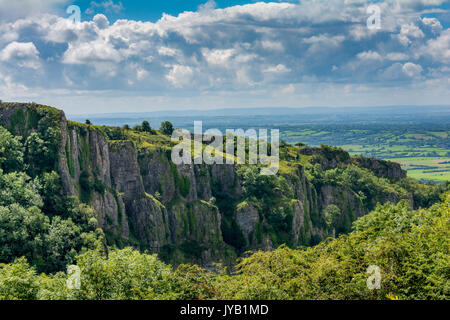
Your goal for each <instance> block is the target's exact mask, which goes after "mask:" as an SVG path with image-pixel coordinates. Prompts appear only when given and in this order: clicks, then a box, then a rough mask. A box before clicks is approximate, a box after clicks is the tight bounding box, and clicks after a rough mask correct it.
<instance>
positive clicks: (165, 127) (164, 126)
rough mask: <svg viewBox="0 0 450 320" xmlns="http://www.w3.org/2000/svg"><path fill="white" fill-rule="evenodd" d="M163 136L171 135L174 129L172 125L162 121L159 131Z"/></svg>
mask: <svg viewBox="0 0 450 320" xmlns="http://www.w3.org/2000/svg"><path fill="white" fill-rule="evenodd" d="M159 130H160V131H161V132H162V133H163V134H165V135H168V136H170V135H172V133H173V131H174V127H173V124H172V123H171V122H169V121H164V122H162V123H161V127H160V129H159Z"/></svg>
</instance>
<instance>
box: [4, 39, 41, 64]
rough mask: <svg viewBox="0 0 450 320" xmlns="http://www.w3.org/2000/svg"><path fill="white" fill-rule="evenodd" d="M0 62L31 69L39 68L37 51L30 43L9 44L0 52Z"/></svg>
mask: <svg viewBox="0 0 450 320" xmlns="http://www.w3.org/2000/svg"><path fill="white" fill-rule="evenodd" d="M0 60H1V61H5V62H9V63H12V64H14V65H17V66H19V67H26V68H32V69H37V68H39V66H40V62H39V51H38V50H37V49H36V47H35V45H34V44H33V43H32V42H16V41H14V42H11V43H10V44H8V45H7V46H6V48H4V49H3V50H2V51H1V52H0Z"/></svg>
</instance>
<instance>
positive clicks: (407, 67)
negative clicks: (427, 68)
mask: <svg viewBox="0 0 450 320" xmlns="http://www.w3.org/2000/svg"><path fill="white" fill-rule="evenodd" d="M402 70H403V72H404V73H405V74H406V75H407V76H408V77H412V78H413V77H417V76H419V75H420V74H421V73H422V70H423V69H422V67H421V66H420V65H418V64H414V63H412V62H407V63H405V64H404V65H403V67H402Z"/></svg>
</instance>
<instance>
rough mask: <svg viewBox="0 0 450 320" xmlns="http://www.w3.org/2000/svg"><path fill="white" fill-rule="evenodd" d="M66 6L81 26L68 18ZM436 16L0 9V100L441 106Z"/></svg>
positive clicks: (389, 8) (443, 30)
mask: <svg viewBox="0 0 450 320" xmlns="http://www.w3.org/2000/svg"><path fill="white" fill-rule="evenodd" d="M374 3H375V4H377V5H378V7H379V8H380V18H381V20H380V21H381V25H380V28H379V29H375V30H373V29H369V28H368V27H367V19H368V18H369V16H370V13H367V8H368V7H369V5H371V4H374ZM73 4H75V5H78V6H79V7H80V9H81V22H80V23H76V24H74V23H72V22H70V21H69V20H68V19H67V18H68V14H67V13H66V12H65V9H66V8H67V7H68V6H69V5H73ZM449 10H450V9H449V1H446V0H381V1H367V0H327V1H326V0H303V1H274V2H269V1H266V2H256V1H224V0H217V1H215V2H214V1H209V2H207V3H205V1H193V0H186V1H174V0H168V1H136V0H135V1H133V0H131V1H118V0H97V1H67V0H45V1H44V0H16V1H9V0H0V99H2V100H5V101H35V102H39V103H46V104H49V105H54V106H56V107H59V108H62V109H64V110H65V111H67V112H68V113H72V114H74V113H104V112H124V111H130V112H131V111H136V112H141V111H151V110H164V109H165V110H167V109H193V108H195V109H211V108H228V107H234V108H236V107H274V108H276V107H308V106H377V105H426V104H433V105H436V104H448V101H450V90H449V89H450V30H449V22H450V16H449ZM163 14H165V15H163Z"/></svg>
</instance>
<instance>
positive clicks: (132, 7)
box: [61, 0, 267, 21]
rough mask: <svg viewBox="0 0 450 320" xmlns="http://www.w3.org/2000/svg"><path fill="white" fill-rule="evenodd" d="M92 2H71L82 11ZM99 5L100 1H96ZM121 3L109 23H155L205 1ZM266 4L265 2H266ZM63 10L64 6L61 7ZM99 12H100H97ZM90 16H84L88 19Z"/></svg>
mask: <svg viewBox="0 0 450 320" xmlns="http://www.w3.org/2000/svg"><path fill="white" fill-rule="evenodd" d="M91 2H92V0H84V1H73V2H72V4H76V5H78V6H79V7H80V8H81V9H82V10H83V9H84V10H83V11H85V10H86V9H88V8H90V7H91ZM97 2H98V3H101V2H102V1H97ZM119 2H121V3H122V7H123V9H121V10H120V11H119V12H113V11H110V12H109V13H108V17H109V18H110V19H111V21H114V20H116V19H133V20H142V21H157V20H159V19H160V18H161V16H162V14H163V13H166V14H170V15H178V14H179V13H182V12H184V11H196V10H197V9H198V7H199V6H201V5H203V4H205V2H206V0H204V1H201V0H200V1H199V0H183V1H179V0H164V1H155V0H150V1H142V0H128V1H127V0H125V1H115V3H116V4H118V3H119ZM254 2H257V1H243V0H217V1H215V3H216V7H217V8H226V7H230V6H234V5H243V4H247V3H254ZM266 2H267V1H266ZM61 8H62V9H64V6H61ZM99 11H100V10H99ZM90 17H91V15H86V18H90Z"/></svg>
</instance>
